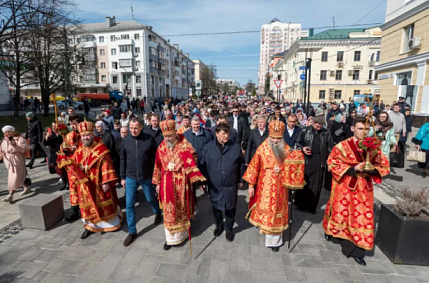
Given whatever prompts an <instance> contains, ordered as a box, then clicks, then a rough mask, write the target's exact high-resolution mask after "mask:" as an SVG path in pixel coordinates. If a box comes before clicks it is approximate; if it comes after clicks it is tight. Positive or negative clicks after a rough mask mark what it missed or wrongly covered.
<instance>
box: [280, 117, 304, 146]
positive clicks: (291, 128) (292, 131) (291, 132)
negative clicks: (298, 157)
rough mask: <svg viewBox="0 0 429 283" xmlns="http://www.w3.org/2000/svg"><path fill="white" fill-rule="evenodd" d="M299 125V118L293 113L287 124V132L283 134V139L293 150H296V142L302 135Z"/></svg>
mask: <svg viewBox="0 0 429 283" xmlns="http://www.w3.org/2000/svg"><path fill="white" fill-rule="evenodd" d="M297 123H298V118H297V117H296V115H295V114H293V113H292V114H289V117H288V118H287V123H286V131H285V132H284V134H283V139H284V141H285V143H287V145H288V146H290V147H291V148H294V146H295V141H296V139H297V138H298V136H299V134H300V133H301V128H300V127H298V126H297V125H296V124H297Z"/></svg>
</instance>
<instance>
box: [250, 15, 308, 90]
mask: <svg viewBox="0 0 429 283" xmlns="http://www.w3.org/2000/svg"><path fill="white" fill-rule="evenodd" d="M306 36H308V31H303V30H302V29H301V24H299V23H283V22H281V21H280V20H279V19H277V18H274V19H273V20H272V21H271V22H270V23H269V24H265V25H262V27H261V38H260V51H259V72H258V91H259V93H260V94H263V93H264V91H265V77H266V75H267V72H268V71H269V63H270V58H271V57H272V56H273V55H274V54H277V53H280V52H282V51H284V50H286V49H289V48H290V46H292V45H293V44H294V43H295V42H296V41H297V40H298V39H300V38H302V37H306Z"/></svg>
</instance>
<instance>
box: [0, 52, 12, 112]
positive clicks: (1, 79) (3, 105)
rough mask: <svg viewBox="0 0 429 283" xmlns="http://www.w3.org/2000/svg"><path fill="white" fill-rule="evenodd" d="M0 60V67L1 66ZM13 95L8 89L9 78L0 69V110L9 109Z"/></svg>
mask: <svg viewBox="0 0 429 283" xmlns="http://www.w3.org/2000/svg"><path fill="white" fill-rule="evenodd" d="M1 64H2V62H1V60H0V68H1ZM12 99H13V96H12V95H11V93H10V90H9V80H8V79H7V77H6V76H5V74H4V73H3V72H1V71H0V111H5V110H9V107H10V105H11V101H12Z"/></svg>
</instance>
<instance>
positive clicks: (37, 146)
mask: <svg viewBox="0 0 429 283" xmlns="http://www.w3.org/2000/svg"><path fill="white" fill-rule="evenodd" d="M36 151H39V153H40V155H41V156H42V157H43V158H46V153H45V151H44V150H43V148H42V146H41V145H40V143H35V144H32V145H31V161H30V162H31V164H33V163H34V160H35V159H36Z"/></svg>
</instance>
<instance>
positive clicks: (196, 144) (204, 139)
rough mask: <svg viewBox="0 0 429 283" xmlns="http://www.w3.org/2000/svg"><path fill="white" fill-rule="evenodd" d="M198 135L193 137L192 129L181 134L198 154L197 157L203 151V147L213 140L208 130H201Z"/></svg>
mask: <svg viewBox="0 0 429 283" xmlns="http://www.w3.org/2000/svg"><path fill="white" fill-rule="evenodd" d="M200 133H201V134H199V135H195V134H194V132H193V131H192V129H189V130H187V131H185V132H184V133H183V135H184V136H185V138H186V140H187V141H188V142H189V143H190V144H191V145H192V147H193V148H194V149H195V151H196V152H197V154H198V157H199V156H200V154H201V151H202V150H203V147H204V146H205V145H206V144H208V143H209V142H211V141H212V140H213V136H212V134H211V133H210V131H209V130H207V129H204V128H201V129H200Z"/></svg>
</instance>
